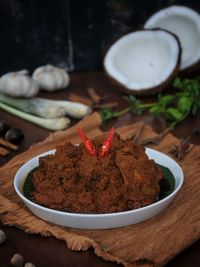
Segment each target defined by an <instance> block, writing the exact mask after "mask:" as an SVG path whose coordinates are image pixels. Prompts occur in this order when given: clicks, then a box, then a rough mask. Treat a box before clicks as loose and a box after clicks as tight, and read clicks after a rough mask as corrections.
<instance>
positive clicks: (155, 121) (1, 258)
mask: <svg viewBox="0 0 200 267" xmlns="http://www.w3.org/2000/svg"><path fill="white" fill-rule="evenodd" d="M89 87H94V88H95V89H96V91H97V92H98V94H99V95H101V96H103V97H104V101H105V102H113V101H114V102H115V101H117V102H118V105H119V109H120V108H123V107H125V106H126V102H125V100H124V99H123V94H122V93H121V92H120V91H118V90H117V88H116V86H115V85H114V84H112V83H111V82H110V80H109V79H108V78H107V77H106V75H105V74H104V73H103V72H101V71H92V72H80V73H73V74H71V84H70V86H69V87H68V88H67V89H65V90H60V91H58V92H54V93H46V92H42V93H40V96H41V97H47V98H52V99H66V98H67V96H68V95H69V93H71V92H73V93H77V94H79V95H82V96H87V89H88V88H89ZM140 99H143V100H144V101H150V100H153V99H154V100H155V97H152V96H151V97H145V98H140ZM0 120H1V121H2V120H3V121H5V122H7V123H9V124H10V125H11V127H19V128H21V129H22V130H23V131H24V133H25V139H24V141H23V142H22V143H21V144H20V147H19V151H18V152H12V153H11V154H10V155H9V156H7V157H3V158H0V165H3V164H5V163H6V162H7V161H8V160H9V159H10V158H12V157H14V156H15V155H17V154H18V153H21V152H23V151H24V150H26V149H27V148H28V147H30V146H31V145H33V144H35V143H37V142H39V141H42V140H44V139H45V138H46V137H47V136H48V135H49V134H50V132H49V131H47V130H44V129H42V128H40V127H37V126H35V125H33V124H30V123H28V122H26V121H24V120H21V119H18V118H17V117H15V116H13V115H10V114H8V113H6V112H4V111H2V110H0ZM138 121H144V122H145V123H147V124H149V125H151V126H152V127H153V129H154V130H155V131H156V132H161V131H163V130H164V129H165V128H166V127H167V125H166V122H165V121H164V120H163V119H162V118H153V117H152V116H150V115H149V114H148V113H147V112H145V114H142V115H131V114H126V115H124V116H122V117H120V118H118V119H114V120H111V121H109V122H107V123H106V124H104V125H103V126H102V130H108V129H110V127H111V126H114V127H120V126H123V125H127V124H131V123H134V122H138ZM76 122H77V121H76V120H73V121H72V125H74V124H75V123H76ZM196 127H200V114H198V116H196V117H192V118H189V119H187V120H185V121H184V122H182V123H180V124H179V125H178V126H177V127H176V129H174V130H173V131H172V133H173V134H174V135H175V136H177V137H178V138H186V137H190V141H191V143H194V144H200V135H198V134H195V133H194V128H196ZM0 229H3V230H4V231H5V233H6V235H7V237H8V238H7V241H6V243H5V244H3V245H1V247H0V267H3V266H4V267H9V266H11V264H10V259H11V257H12V255H13V254H14V253H20V254H21V255H23V256H24V258H25V260H26V261H30V262H33V263H34V264H35V265H36V266H42V267H47V266H48V267H50V266H52V267H65V266H68V267H70V266H73V267H86V266H95V267H100V266H101V267H109V266H110V267H111V266H113V267H114V266H116V267H117V266H120V265H118V264H116V263H112V262H106V261H104V260H102V259H101V258H98V257H97V256H96V255H95V254H94V252H93V250H92V249H91V250H89V251H86V252H74V251H70V250H69V249H68V248H67V245H66V244H65V243H64V242H62V241H60V240H56V239H55V238H42V237H40V236H39V235H28V234H25V233H24V232H23V231H21V230H19V229H16V228H15V227H10V226H4V225H2V223H0ZM166 266H167V267H199V266H200V240H199V241H197V242H196V243H195V244H192V245H191V246H190V247H189V248H187V249H186V250H185V251H183V252H182V253H181V254H179V255H177V256H176V257H175V258H174V259H172V260H171V262H169V263H168V264H167V265H166Z"/></svg>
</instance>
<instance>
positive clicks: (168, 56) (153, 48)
mask: <svg viewBox="0 0 200 267" xmlns="http://www.w3.org/2000/svg"><path fill="white" fill-rule="evenodd" d="M179 53H180V46H179V43H178V41H177V39H176V38H175V37H174V36H173V35H172V34H170V33H168V32H166V31H163V30H141V31H136V32H133V33H130V34H127V35H125V36H123V37H122V38H121V39H119V40H118V41H117V42H116V43H114V44H113V45H112V46H111V48H110V49H109V50H108V52H107V54H106V56H105V59H104V67H105V70H106V72H107V73H108V74H109V75H110V76H111V77H112V78H113V79H114V80H116V81H117V82H119V83H120V84H122V85H123V86H125V87H126V88H127V89H130V90H134V91H138V92H139V91H141V90H147V89H149V88H154V87H157V86H159V85H161V84H162V83H164V82H165V81H166V80H167V79H168V78H169V77H170V76H171V74H172V73H173V72H174V70H175V69H176V67H177V63H178V58H179Z"/></svg>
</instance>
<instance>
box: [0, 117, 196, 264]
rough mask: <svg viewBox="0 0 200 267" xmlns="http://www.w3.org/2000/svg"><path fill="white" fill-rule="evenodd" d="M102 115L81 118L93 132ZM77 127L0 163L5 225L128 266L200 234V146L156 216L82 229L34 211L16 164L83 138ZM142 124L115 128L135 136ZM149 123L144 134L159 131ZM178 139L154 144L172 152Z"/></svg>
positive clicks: (164, 256)
mask: <svg viewBox="0 0 200 267" xmlns="http://www.w3.org/2000/svg"><path fill="white" fill-rule="evenodd" d="M100 125H101V120H100V117H99V115H98V114H97V113H94V114H92V115H90V116H88V117H87V118H85V119H84V120H82V121H81V122H80V123H79V126H81V127H82V128H83V129H84V131H85V132H86V133H87V135H88V136H89V137H94V136H97V135H99V134H101V133H102V132H101V131H100V129H99V127H100ZM76 127H77V126H74V127H71V128H70V129H68V130H67V131H63V132H57V133H54V134H51V135H50V136H49V137H48V138H47V139H46V140H45V141H43V142H41V143H38V144H35V145H33V146H32V147H31V148H30V149H28V150H27V151H26V152H24V153H22V154H20V155H18V156H17V157H15V158H14V159H12V160H11V161H10V162H8V163H7V164H6V165H4V166H3V167H1V168H0V182H1V185H0V216H1V221H2V222H3V223H4V224H7V225H14V226H16V227H18V228H20V229H23V230H24V231H25V232H27V233H36V234H40V235H42V236H54V237H56V238H58V239H60V240H63V241H65V242H66V243H67V245H68V247H69V248H71V249H72V250H87V249H88V248H89V247H93V248H94V251H95V253H96V255H98V256H100V257H102V258H104V259H105V260H110V261H115V262H118V263H121V264H123V265H124V266H127V267H133V266H140V267H141V266H142V267H144V266H163V265H165V264H166V263H167V262H168V261H169V260H170V259H171V258H173V257H174V256H175V255H176V254H178V253H180V252H181V251H182V250H183V249H185V248H186V247H188V246H189V245H191V244H192V243H194V242H195V241H196V240H198V239H199V237H200V204H199V203H200V174H199V173H200V147H199V146H194V147H193V149H192V150H191V151H190V152H189V153H188V154H187V155H186V156H185V157H184V159H183V160H182V161H180V162H179V163H180V164H181V166H182V168H183V170H184V173H185V181H184V185H183V187H182V188H181V190H180V192H179V193H178V194H177V196H176V197H175V199H174V201H173V202H172V204H170V206H169V207H168V208H167V209H165V210H164V211H163V212H162V213H160V214H159V215H157V216H155V217H154V218H152V219H150V220H148V221H145V222H142V223H139V224H136V225H132V226H128V227H122V228H117V229H109V230H78V229H72V228H64V227H60V226H56V225H52V224H49V223H47V222H45V221H42V220H41V219H39V218H37V217H35V216H34V215H33V214H32V213H31V212H30V211H29V210H28V209H27V208H26V207H25V206H24V205H23V203H22V202H21V201H20V199H19V198H18V196H17V195H16V193H15V191H14V188H13V178H14V175H15V173H16V171H17V170H18V168H19V167H20V166H21V165H22V164H23V163H24V162H25V161H27V160H29V159H30V158H32V157H33V156H35V155H37V154H39V153H41V152H44V151H46V150H49V149H52V148H55V146H56V145H57V144H61V143H63V142H66V141H71V142H72V143H77V142H79V141H80V140H79V137H78V136H77V132H76ZM137 129H138V124H132V125H129V126H126V127H122V128H119V129H117V132H118V133H120V135H121V136H122V138H130V137H132V136H133V135H134V134H135V133H136V131H137ZM155 135H156V133H154V132H153V131H152V129H151V128H150V127H149V126H145V128H144V130H143V132H142V136H141V138H145V137H152V136H155ZM178 143H179V140H178V139H177V138H175V137H174V136H173V135H171V134H168V135H166V136H165V138H164V139H163V140H162V141H161V142H160V144H159V145H154V146H152V147H153V148H155V149H157V150H160V151H163V152H165V153H169V151H170V150H171V149H172V148H173V146H174V145H177V144H178Z"/></svg>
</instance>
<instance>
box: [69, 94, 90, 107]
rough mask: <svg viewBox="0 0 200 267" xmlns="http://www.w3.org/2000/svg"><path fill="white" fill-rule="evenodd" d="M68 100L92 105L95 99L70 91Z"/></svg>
mask: <svg viewBox="0 0 200 267" xmlns="http://www.w3.org/2000/svg"><path fill="white" fill-rule="evenodd" d="M68 100H70V101H74V102H78V103H82V104H85V105H88V106H90V107H91V106H92V104H93V101H92V100H91V99H90V98H88V97H85V96H80V95H77V94H74V93H70V94H69V96H68Z"/></svg>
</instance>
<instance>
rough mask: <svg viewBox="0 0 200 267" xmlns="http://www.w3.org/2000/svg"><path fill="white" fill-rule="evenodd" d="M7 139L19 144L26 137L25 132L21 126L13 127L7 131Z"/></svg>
mask: <svg viewBox="0 0 200 267" xmlns="http://www.w3.org/2000/svg"><path fill="white" fill-rule="evenodd" d="M5 139H6V140H7V141H9V142H11V143H13V144H19V143H20V142H21V141H22V140H23V139H24V133H23V132H22V130H21V129H19V128H12V129H10V130H8V131H7V133H6V135H5Z"/></svg>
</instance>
